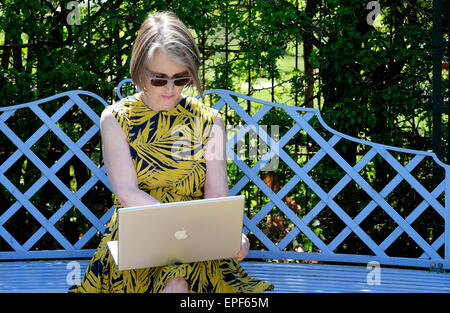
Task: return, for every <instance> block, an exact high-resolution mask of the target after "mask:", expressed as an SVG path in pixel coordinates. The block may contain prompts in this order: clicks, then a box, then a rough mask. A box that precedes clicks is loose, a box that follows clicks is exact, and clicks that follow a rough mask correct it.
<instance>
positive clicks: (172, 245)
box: [108, 195, 245, 270]
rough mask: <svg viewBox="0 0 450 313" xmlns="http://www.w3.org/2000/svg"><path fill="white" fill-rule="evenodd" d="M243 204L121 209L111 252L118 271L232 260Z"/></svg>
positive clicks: (226, 201) (234, 199)
mask: <svg viewBox="0 0 450 313" xmlns="http://www.w3.org/2000/svg"><path fill="white" fill-rule="evenodd" d="M244 202H245V196H243V195H240V196H229V197H222V198H211V199H201V200H192V201H184V202H172V203H164V204H156V205H149V206H140V207H132V208H121V209H118V223H119V225H118V227H119V228H118V235H117V240H116V241H109V242H108V247H109V250H110V252H111V254H112V256H113V258H114V261H115V263H116V265H117V267H118V269H119V270H129V269H138V268H146V267H155V266H162V265H167V264H177V263H190V262H197V261H207V260H214V259H223V258H234V257H236V256H237V254H238V252H239V250H240V247H241V236H242V224H243V218H244Z"/></svg>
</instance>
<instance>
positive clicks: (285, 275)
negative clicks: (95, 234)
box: [0, 260, 450, 293]
mask: <svg viewBox="0 0 450 313" xmlns="http://www.w3.org/2000/svg"><path fill="white" fill-rule="evenodd" d="M73 261H74V260H47V261H6V262H0V277H1V279H0V292H2V293H5V292H25V293H31V292H32V293H65V292H67V288H68V283H67V277H68V275H70V273H71V271H72V269H73V267H70V266H69V268H68V264H69V263H70V262H73ZM76 261H77V262H78V263H79V264H80V273H81V276H82V275H83V274H84V272H85V271H86V267H87V266H88V264H89V260H76ZM241 265H242V267H243V268H244V269H245V270H246V271H247V273H248V274H250V275H251V276H253V277H255V278H260V279H263V280H266V281H268V282H271V283H273V284H275V289H274V290H273V291H269V292H281V293H286V292H289V293H296V292H305V293H334V292H339V293H342V292H344V293H345V292H352V293H370V292H383V293H389V292H395V293H405V292H408V293H409V292H413V293H418V292H432V293H437V292H440V293H442V292H450V273H436V272H430V271H426V270H413V269H399V268H384V267H381V268H380V278H381V280H380V281H381V283H380V284H379V285H369V284H368V283H367V279H366V278H367V275H368V274H369V272H370V270H369V269H367V268H366V267H365V266H353V265H332V264H303V263H300V264H299V263H268V262H254V261H244V262H241Z"/></svg>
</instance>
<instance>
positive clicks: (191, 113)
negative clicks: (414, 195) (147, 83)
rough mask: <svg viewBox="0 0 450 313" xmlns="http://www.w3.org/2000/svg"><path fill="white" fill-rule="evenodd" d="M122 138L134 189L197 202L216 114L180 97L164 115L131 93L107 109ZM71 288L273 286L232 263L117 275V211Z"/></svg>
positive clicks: (250, 289) (249, 288)
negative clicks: (179, 281)
mask: <svg viewBox="0 0 450 313" xmlns="http://www.w3.org/2000/svg"><path fill="white" fill-rule="evenodd" d="M107 110H110V111H111V112H112V113H113V115H114V116H115V117H116V119H117V121H118V122H119V124H120V126H121V127H122V129H123V131H124V132H125V134H126V135H127V138H128V143H129V147H130V153H131V157H132V159H133V162H134V166H135V168H136V172H137V177H138V184H139V188H140V189H141V190H145V191H147V192H148V193H149V194H150V195H151V196H153V197H154V198H156V199H158V200H159V201H161V202H163V203H165V202H174V201H187V200H194V199H201V198H203V194H204V193H203V191H204V190H203V186H204V183H205V176H206V163H205V158H204V146H205V144H206V142H207V140H208V136H209V133H210V131H211V127H212V125H213V124H214V120H215V117H216V115H217V113H218V112H217V110H214V109H212V108H208V107H206V106H205V105H203V104H202V103H201V102H200V101H199V100H197V99H195V98H191V97H187V98H184V99H183V100H181V101H180V103H178V104H177V106H176V107H174V108H173V109H171V110H169V111H163V112H155V111H152V110H151V109H150V108H148V107H147V106H146V105H145V104H144V103H143V102H142V100H141V99H140V95H139V94H136V95H134V96H130V97H127V98H124V99H122V100H121V101H120V102H118V103H116V104H114V105H112V106H109V107H107ZM115 207H116V211H115V212H114V214H113V216H112V218H111V220H110V221H109V222H108V224H107V225H106V231H105V233H104V235H103V238H102V240H101V242H100V244H99V246H98V248H97V250H96V252H95V254H94V256H93V258H92V260H91V262H90V264H89V266H88V268H87V270H86V273H85V275H84V277H83V279H82V280H81V282H80V283H79V284H77V285H74V286H72V287H70V288H69V292H134V293H137V292H139V293H141V292H160V291H161V290H162V289H163V288H164V287H165V284H166V282H167V281H168V280H169V279H171V278H175V277H183V278H185V279H186V281H187V282H188V283H189V286H190V290H191V291H192V292H261V291H264V290H266V289H273V285H272V284H269V283H267V282H264V281H260V280H258V279H255V278H252V277H250V276H249V275H247V274H246V273H245V272H244V270H243V269H242V267H241V266H240V265H239V263H237V261H236V259H234V258H233V259H221V260H214V261H205V262H194V263H188V264H181V265H167V266H161V267H152V268H144V269H137V270H126V271H119V270H118V269H117V268H116V265H115V263H114V260H113V258H112V256H111V254H110V253H109V250H108V248H107V244H106V243H107V242H108V241H110V240H115V239H116V238H117V220H116V216H117V215H116V213H117V208H120V207H121V206H120V203H119V202H118V201H117V199H115Z"/></svg>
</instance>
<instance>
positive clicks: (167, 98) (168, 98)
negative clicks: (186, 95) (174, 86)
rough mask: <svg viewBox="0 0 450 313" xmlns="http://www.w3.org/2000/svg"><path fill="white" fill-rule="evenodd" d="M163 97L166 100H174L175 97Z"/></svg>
mask: <svg viewBox="0 0 450 313" xmlns="http://www.w3.org/2000/svg"><path fill="white" fill-rule="evenodd" d="M162 97H163V99H166V100H170V99H172V98H173V96H162Z"/></svg>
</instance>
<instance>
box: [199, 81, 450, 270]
mask: <svg viewBox="0 0 450 313" xmlns="http://www.w3.org/2000/svg"><path fill="white" fill-rule="evenodd" d="M206 94H215V95H217V96H219V100H218V101H217V102H216V104H215V105H214V108H216V109H219V110H221V109H222V108H224V107H225V106H226V105H228V106H229V108H231V109H232V110H233V111H234V112H235V113H236V114H237V115H239V117H240V118H241V121H242V124H243V125H242V127H241V128H240V129H239V130H238V131H237V132H236V133H235V134H234V135H233V136H232V138H230V139H229V140H228V142H227V155H228V157H229V158H230V159H231V160H233V162H234V163H235V164H236V165H237V167H238V168H239V169H240V170H241V171H243V172H244V174H245V175H244V176H243V177H241V178H240V180H239V181H238V182H237V183H236V184H235V185H234V186H233V187H232V189H231V194H233V195H234V194H238V193H239V192H241V191H242V189H243V188H244V187H245V186H246V185H247V184H248V183H249V182H252V183H254V184H255V185H256V186H257V188H259V189H260V190H261V191H262V192H263V193H264V194H265V195H266V196H267V198H268V199H270V200H269V201H268V202H267V203H266V204H265V205H264V206H262V207H261V208H260V210H259V211H258V212H257V213H256V214H255V215H254V216H252V217H251V218H249V217H247V216H246V217H245V218H244V224H245V227H246V232H252V233H253V234H254V235H255V236H256V237H257V238H258V240H260V241H261V243H262V244H263V245H264V246H265V248H266V249H267V250H260V251H251V253H250V255H249V256H250V257H255V258H268V259H271V258H278V259H280V258H281V259H297V260H298V259H300V260H302V259H305V260H327V261H342V262H360V263H367V262H369V261H379V262H380V263H384V264H395V265H410V266H430V264H432V263H435V264H440V263H442V265H443V266H444V267H445V268H449V266H450V263H449V255H450V254H449V229H448V226H449V209H448V207H449V206H448V205H443V204H442V203H441V202H440V201H438V199H437V198H438V197H440V196H443V195H444V193H445V191H446V180H447V178H444V180H442V181H441V182H440V184H439V185H438V186H437V187H436V188H434V190H432V191H431V192H429V191H428V190H427V188H425V187H424V186H423V185H422V184H421V183H420V182H419V181H418V180H417V179H416V178H415V177H414V176H413V175H411V172H412V171H413V170H414V169H415V168H416V167H417V166H418V165H419V164H420V163H421V161H423V160H424V159H425V158H426V157H429V158H430V157H431V158H432V159H434V160H435V161H436V162H437V163H438V164H439V165H440V166H443V167H445V169H446V170H448V166H447V165H445V164H443V163H442V162H440V161H439V160H438V159H437V158H436V156H435V155H434V154H432V153H427V152H422V151H414V150H408V149H399V148H395V147H389V146H385V145H380V144H376V143H371V142H367V141H363V140H359V139H356V138H352V137H350V136H347V135H345V134H342V133H339V132H337V131H335V130H333V129H331V128H330V127H328V126H327V125H326V123H325V122H324V121H323V119H322V117H321V115H320V112H319V111H318V110H316V109H310V108H299V107H293V106H286V105H280V104H276V103H271V102H267V101H262V100H258V99H255V98H252V97H248V96H244V95H241V94H238V93H235V92H231V91H227V90H211V91H208V92H206ZM247 101H250V102H251V107H252V108H254V107H259V109H258V110H257V112H256V113H255V114H253V116H250V115H249V114H248V113H247V112H246V111H245V110H244V109H243V107H242V106H243V105H242V104H244V105H245V103H246V102H247ZM258 104H259V105H258ZM273 108H279V109H281V110H284V111H285V112H286V113H287V114H288V115H289V116H290V117H291V118H292V119H293V121H294V124H293V126H292V127H291V128H290V129H289V130H288V131H287V132H286V133H285V134H284V135H283V136H282V137H281V138H280V139H279V140H274V139H273V138H271V137H270V136H269V135H268V134H267V127H262V126H261V125H259V124H258V123H259V122H260V121H261V120H262V119H263V117H264V116H265V115H266V114H267V113H268V112H269V111H270V110H271V109H273ZM222 111H223V110H222ZM313 118H315V119H316V122H317V121H318V122H320V124H321V125H322V126H323V127H324V129H325V130H326V131H328V132H329V133H330V134H331V135H332V136H331V138H330V139H328V140H326V139H325V138H324V137H323V136H322V135H321V134H319V132H318V131H317V130H316V129H315V128H314V127H313V126H312V125H311V124H310V123H309V122H310V121H311V120H312V119H313ZM316 125H317V123H316ZM316 127H317V126H316ZM250 131H253V132H255V133H256V134H257V135H258V136H259V138H260V139H261V140H262V141H264V142H265V144H267V145H268V147H269V150H268V151H267V152H266V153H265V154H263V155H262V156H261V157H260V159H259V160H258V162H256V163H254V164H253V166H249V164H247V163H248V162H245V160H243V159H242V158H240V157H239V156H238V155H237V153H236V152H235V151H234V150H233V148H235V147H236V145H237V143H238V142H239V140H241V139H243V137H244V136H245V135H246V134H247V135H248V133H249V132H250ZM301 131H303V132H306V133H307V135H308V136H309V137H310V139H312V140H313V141H314V142H315V143H316V144H317V145H318V146H319V150H318V151H317V152H316V153H315V154H314V156H313V157H312V158H311V159H309V160H308V161H307V162H305V164H304V165H303V166H301V165H300V164H298V163H297V162H296V161H294V160H293V159H292V157H291V156H290V155H289V154H288V153H287V152H286V151H285V150H284V147H285V145H286V144H287V143H288V142H289V141H290V140H291V139H292V138H293V136H294V135H296V134H298V133H299V132H301ZM342 139H345V140H349V141H353V142H355V143H358V144H361V145H365V146H367V147H369V150H368V151H367V152H366V153H365V154H364V155H363V156H362V157H361V159H360V160H359V161H358V162H357V163H356V164H355V165H353V166H352V165H350V164H349V162H348V161H347V160H345V159H344V157H342V156H341V154H340V153H339V152H338V151H337V150H336V149H335V147H336V145H337V144H338V143H339V142H340V141H341V140H342ZM249 149H251V148H249ZM396 152H399V153H402V154H409V155H411V159H410V161H409V162H408V163H407V164H406V166H403V165H402V164H401V163H400V162H399V160H398V159H397V158H396V157H394V156H393V153H396ZM326 155H328V156H330V157H331V159H332V160H334V162H335V163H336V164H337V166H338V167H340V168H341V169H342V170H343V171H345V175H344V176H343V177H341V178H340V180H339V181H338V183H337V184H336V185H334V187H333V188H331V189H330V190H329V191H328V192H327V191H325V190H324V189H323V188H322V187H321V186H320V185H319V184H318V183H317V182H316V181H315V180H314V179H313V178H312V177H311V176H310V175H309V172H310V171H311V170H312V169H313V168H314V167H315V166H316V165H317V164H318V163H319V162H320V161H321V160H322V159H323V158H324V157H325V156H326ZM376 156H379V157H380V156H381V157H382V158H383V159H384V160H385V161H386V162H387V163H388V164H389V165H390V166H391V167H392V168H393V169H394V170H395V172H396V173H395V176H393V177H392V178H391V179H390V180H389V181H386V183H385V186H384V188H382V189H381V191H379V192H377V191H376V190H375V189H374V188H373V187H372V186H371V185H370V184H369V183H368V182H367V181H366V180H365V179H364V178H363V177H362V176H361V174H360V172H361V171H362V170H363V169H364V167H365V166H366V165H367V164H368V163H369V162H371V160H373V159H374V158H375V157H376ZM275 157H279V158H280V159H281V160H282V161H284V163H285V164H286V165H287V166H288V167H290V168H291V169H292V171H293V172H294V175H293V177H292V178H290V180H289V181H288V182H287V183H286V184H285V185H284V186H283V188H281V189H280V190H279V191H278V192H276V193H275V192H274V191H273V190H272V189H271V188H269V186H268V185H267V184H266V183H265V182H264V181H263V180H262V178H260V177H259V175H258V174H259V173H260V172H261V171H262V169H264V166H265V165H267V164H268V163H270V162H272V161H273V158H275ZM351 181H354V182H356V183H357V184H358V185H359V186H360V187H361V188H362V190H364V191H365V192H366V193H367V194H368V195H369V196H370V198H371V199H370V202H369V203H368V204H367V205H366V206H365V207H364V208H363V209H362V210H361V211H360V212H358V214H357V215H356V216H355V217H354V218H352V217H350V216H349V214H348V213H347V212H346V210H345V209H346V208H342V207H341V206H340V205H339V204H338V203H337V202H336V201H335V200H334V199H335V197H336V196H337V195H338V194H339V193H340V192H341V191H342V190H343V189H344V188H345V187H346V186H347V185H348V184H349V183H350V182H351ZM403 181H405V182H407V183H408V184H409V185H410V186H409V187H410V188H413V189H414V190H415V191H416V192H417V193H418V194H419V195H420V196H421V197H422V198H423V201H421V202H420V204H419V205H418V206H417V207H415V208H414V209H413V210H412V212H410V213H409V214H408V215H407V217H406V218H404V217H402V216H401V215H400V214H399V213H398V212H397V210H396V209H394V208H393V207H392V206H391V204H390V203H388V202H387V201H386V198H387V197H388V196H389V194H390V193H391V192H393V191H394V189H395V188H396V187H397V186H399V184H400V183H402V182H403ZM300 182H303V183H304V184H306V185H307V186H308V187H309V188H310V189H311V190H312V191H313V192H314V193H315V194H316V195H317V196H318V197H319V198H320V201H318V203H317V204H316V205H314V206H313V208H312V209H311V210H309V212H307V213H306V214H305V215H304V216H303V217H300V216H298V215H297V214H296V213H294V212H293V210H292V209H291V208H289V207H288V206H287V204H286V203H285V202H284V201H283V198H284V197H285V196H286V195H287V194H288V193H289V192H290V191H291V190H292V189H293V188H294V187H295V186H296V185H297V184H299V183H300ZM447 185H448V184H447ZM447 188H448V187H447ZM326 206H327V207H329V208H330V209H331V210H332V211H333V213H334V214H335V215H336V216H337V217H338V218H339V219H341V220H342V222H343V223H344V224H345V227H344V228H343V229H342V230H341V231H340V232H339V233H338V235H336V236H335V237H334V238H332V240H331V241H330V242H329V243H328V244H326V243H325V242H324V241H323V240H322V239H321V238H319V236H318V235H317V234H316V233H315V232H314V231H313V230H312V229H311V228H310V227H309V226H308V224H310V223H311V221H313V219H315V218H316V217H317V216H318V215H319V214H320V213H321V211H322V210H323V209H324V208H325V207H326ZM274 207H277V208H278V209H279V210H280V211H281V212H282V215H284V216H285V217H286V218H288V219H289V220H290V221H291V222H292V223H293V224H294V227H293V228H292V229H291V230H290V231H289V233H288V234H287V235H286V236H285V237H284V238H283V239H282V240H281V241H279V242H278V243H274V242H273V241H272V240H271V238H268V237H267V236H266V234H265V233H264V232H263V231H262V230H261V229H260V228H258V224H259V223H260V222H261V221H262V220H263V219H264V218H265V217H266V216H267V215H268V214H269V213H270V212H271V211H272V209H273V208H274ZM377 207H381V208H382V209H383V211H384V212H386V213H387V214H388V216H389V217H390V218H391V219H392V220H394V221H395V223H396V224H397V226H396V227H395V229H394V230H393V231H392V232H391V233H390V234H389V236H387V237H386V238H385V239H384V240H383V241H382V242H381V243H379V244H378V243H377V242H375V241H374V240H373V239H372V238H371V237H370V236H369V235H368V234H367V233H366V232H365V231H364V230H363V229H362V228H361V226H360V224H361V223H362V222H363V221H364V220H365V219H367V218H368V216H369V215H370V214H371V213H372V212H373V211H374V209H375V208H377ZM427 208H431V209H432V210H434V211H435V212H437V213H438V214H439V216H440V217H441V219H442V220H443V221H444V222H445V231H444V232H442V233H441V234H440V235H439V237H438V238H435V239H434V241H433V242H432V244H430V243H428V242H427V241H426V240H424V239H423V238H422V236H421V235H420V234H419V233H418V232H417V230H416V229H415V228H414V227H413V226H412V224H413V223H414V221H416V220H417V219H418V218H419V217H420V216H421V214H422V213H423V212H424V211H425V210H426V209H427ZM300 233H303V235H305V236H306V237H308V239H310V240H311V241H312V243H313V244H314V246H315V247H317V250H318V251H320V253H314V252H313V253H310V252H295V250H294V251H287V249H286V247H287V246H288V245H289V244H290V243H292V241H293V240H295V239H296V237H297V236H298V235H299V234H300ZM351 233H354V234H356V236H357V237H359V239H360V240H361V241H362V242H363V243H364V244H365V245H366V246H367V247H368V248H369V249H370V251H371V252H372V255H355V254H352V255H348V254H342V253H335V252H334V251H335V249H336V248H337V247H338V246H339V245H340V244H342V242H343V241H344V240H345V239H346V238H347V237H348V236H349V235H350V234H351ZM402 233H406V234H407V235H408V236H409V238H411V239H412V240H413V241H414V242H415V243H416V244H417V245H418V247H420V248H421V249H422V250H423V253H422V255H421V256H420V257H418V258H410V257H406V256H401V257H398V256H397V257H393V256H389V255H388V254H387V253H386V250H387V249H388V248H389V247H390V246H391V245H392V244H393V242H394V241H395V240H397V239H398V238H399V237H400V235H401V234H402ZM442 248H443V250H444V253H441V254H440V253H438V250H439V249H442ZM291 250H293V249H291Z"/></svg>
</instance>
